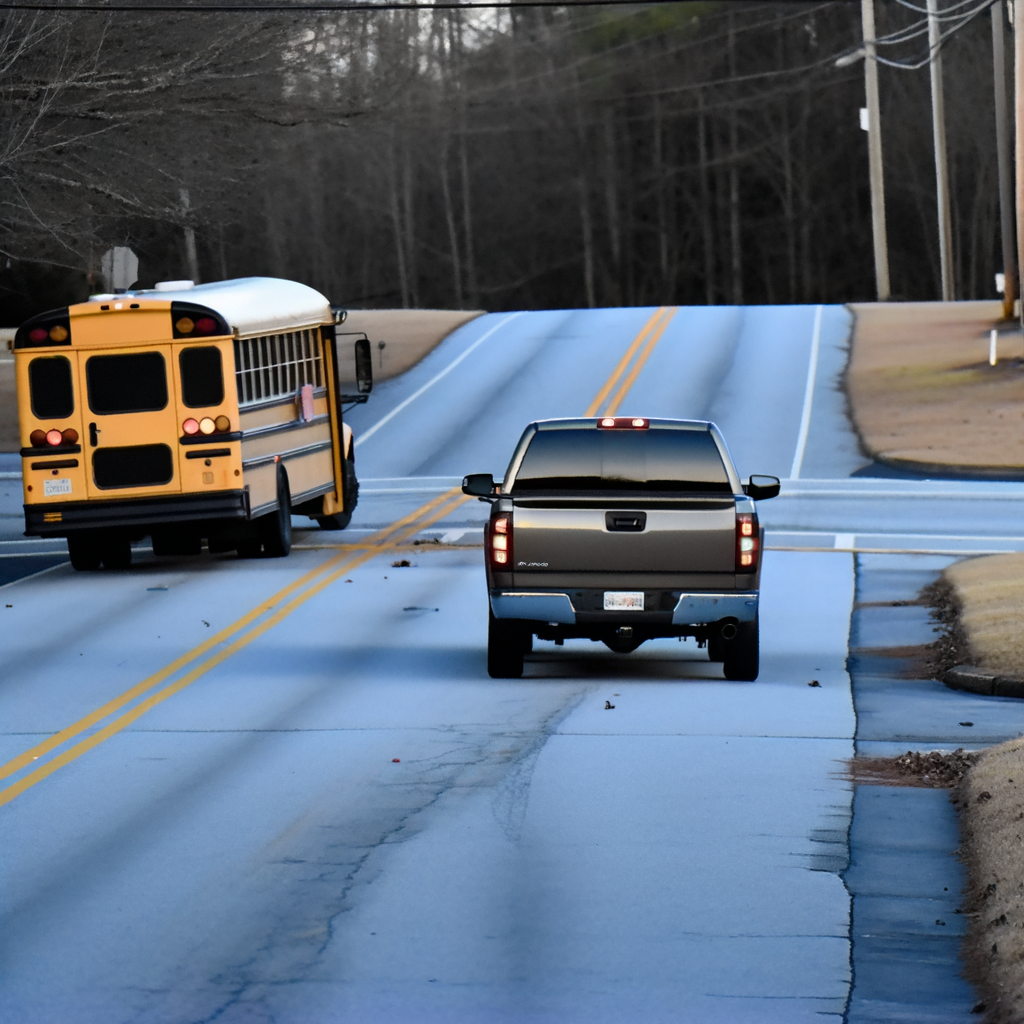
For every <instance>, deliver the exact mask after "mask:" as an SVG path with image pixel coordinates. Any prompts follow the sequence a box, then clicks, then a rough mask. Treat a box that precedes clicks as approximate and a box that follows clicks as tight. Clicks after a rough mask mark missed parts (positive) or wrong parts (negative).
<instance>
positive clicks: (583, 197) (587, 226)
mask: <svg viewBox="0 0 1024 1024" xmlns="http://www.w3.org/2000/svg"><path fill="white" fill-rule="evenodd" d="M577 190H578V193H579V203H580V231H581V234H582V236H583V283H584V287H585V289H586V293H587V306H588V307H589V308H590V309H593V308H594V307H595V306H596V305H597V299H596V297H595V295H594V227H593V224H591V221H590V201H589V197H588V195H587V192H588V188H587V177H586V175H585V174H581V175H580V176H579V179H578V181H577Z"/></svg>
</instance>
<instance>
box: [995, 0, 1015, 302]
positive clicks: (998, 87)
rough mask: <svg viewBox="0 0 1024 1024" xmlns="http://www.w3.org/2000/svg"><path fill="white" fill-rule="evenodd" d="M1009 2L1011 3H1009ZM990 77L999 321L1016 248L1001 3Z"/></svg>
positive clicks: (1011, 285) (1009, 297) (1011, 296)
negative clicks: (999, 257) (993, 115)
mask: <svg viewBox="0 0 1024 1024" xmlns="http://www.w3.org/2000/svg"><path fill="white" fill-rule="evenodd" d="M1010 2H1011V3H1012V2H1013V0H1010ZM990 13H991V15H992V74H993V77H994V79H995V97H996V164H997V166H998V168H999V226H1000V233H1001V235H1002V242H1003V319H1004V320H1012V319H1013V303H1014V300H1015V299H1016V298H1017V292H1018V288H1017V247H1016V245H1015V244H1014V238H1013V182H1012V175H1013V171H1012V165H1011V163H1010V122H1009V119H1008V117H1007V114H1008V111H1007V95H1006V47H1005V43H1004V41H1003V18H1004V17H1005V16H1006V15H1005V13H1004V8H1003V2H1002V0H996V3H994V4H993V5H992V8H991V11H990Z"/></svg>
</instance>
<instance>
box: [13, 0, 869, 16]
mask: <svg viewBox="0 0 1024 1024" xmlns="http://www.w3.org/2000/svg"><path fill="white" fill-rule="evenodd" d="M840 2H852V0H840ZM679 3H680V0H562V2H557V0H554V2H553V0H484V2H481V3H474V2H469V3H459V2H457V0H438V2H436V3H433V2H431V3H425V2H420V0H380V2H376V0H372V2H369V3H366V2H362V3H360V2H349V0H340V2H335V3H331V2H329V0H321V2H317V0H312V2H310V0H296V2H295V3H287V2H274V0H270V2H264V3H261V2H259V0H256V2H252V0H240V2H238V3H230V2H229V3H224V2H221V0H214V2H209V0H195V2H193V3H189V2H187V0H186V2H181V0H179V2H167V0H157V2H154V3H145V2H139V0H110V2H107V3H104V2H82V3H76V2H74V0H72V2H70V3H61V2H59V0H49V2H47V0H0V10H8V11H61V12H64V13H67V14H74V13H77V12H80V11H82V12H89V13H106V12H111V11H117V12H125V11H131V12H134V13H139V14H145V13H147V12H149V11H154V12H168V11H189V12H192V13H195V14H205V13H224V12H230V11H268V12H275V13H280V12H289V11H312V12H318V13H331V12H335V11H340V12H354V11H362V12H365V13H368V14H369V13H373V12H375V11H502V10H513V9H517V8H542V7H551V8H556V9H559V10H565V9H568V8H572V7H662V6H669V5H673V4H679Z"/></svg>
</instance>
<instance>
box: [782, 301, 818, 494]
mask: <svg viewBox="0 0 1024 1024" xmlns="http://www.w3.org/2000/svg"><path fill="white" fill-rule="evenodd" d="M822 309H824V307H823V306H818V308H817V310H815V313H814V334H813V335H812V337H811V361H810V363H809V364H808V366H807V387H806V388H805V390H804V411H803V413H802V414H801V416H800V433H799V434H798V435H797V439H796V451H795V452H794V453H793V468H792V469H791V470H790V471H789V478H790V480H799V479H800V469H801V468H802V466H803V464H804V449H806V447H807V434H808V432H809V431H810V429H811V405H812V403H813V401H814V382H815V379H816V378H817V376H818V349H819V348H820V347H821V311H822Z"/></svg>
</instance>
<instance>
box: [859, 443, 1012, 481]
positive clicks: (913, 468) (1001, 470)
mask: <svg viewBox="0 0 1024 1024" xmlns="http://www.w3.org/2000/svg"><path fill="white" fill-rule="evenodd" d="M864 450H865V451H870V449H869V448H867V446H864ZM872 457H873V458H874V460H875V462H878V463H880V464H881V465H883V466H888V467H889V468H890V469H897V470H902V471H903V472H907V473H918V474H920V475H922V476H928V475H930V474H934V475H935V476H940V477H946V478H948V479H951V480H1024V466H954V465H950V464H948V463H945V462H917V461H916V460H914V459H898V458H892V457H890V456H888V455H880V454H878V453H877V452H875V453H874V454H873V455H872Z"/></svg>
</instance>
